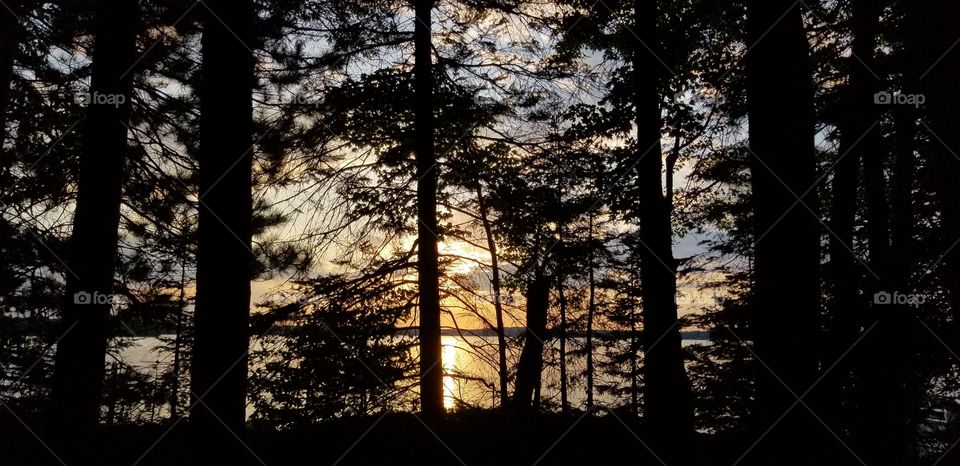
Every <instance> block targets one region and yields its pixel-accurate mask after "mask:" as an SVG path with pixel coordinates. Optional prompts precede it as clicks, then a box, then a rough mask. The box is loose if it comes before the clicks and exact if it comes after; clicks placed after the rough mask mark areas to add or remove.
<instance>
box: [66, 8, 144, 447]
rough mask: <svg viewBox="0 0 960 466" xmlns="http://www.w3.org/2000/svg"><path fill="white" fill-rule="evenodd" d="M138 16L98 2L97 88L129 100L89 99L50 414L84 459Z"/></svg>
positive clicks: (101, 343) (97, 387)
mask: <svg viewBox="0 0 960 466" xmlns="http://www.w3.org/2000/svg"><path fill="white" fill-rule="evenodd" d="M139 19H140V15H139V11H138V9H137V4H136V2H121V3H119V4H115V3H114V2H108V1H105V0H102V1H100V2H98V3H97V7H96V22H95V39H94V50H93V65H92V69H93V71H92V77H91V84H90V93H91V95H94V96H103V97H104V98H110V99H113V100H115V101H116V102H120V100H122V103H119V104H118V105H111V104H103V103H97V101H96V100H95V99H92V100H91V102H90V104H89V105H88V107H87V118H86V121H85V123H84V135H83V149H82V152H81V155H80V177H79V181H78V186H77V204H76V211H75V214H74V220H73V233H72V235H71V239H70V255H69V258H68V261H67V277H66V281H67V284H66V291H67V295H66V299H65V303H64V308H63V314H62V317H61V321H60V332H61V335H62V338H61V339H60V341H59V343H58V344H57V352H56V359H55V366H54V367H55V369H54V380H53V392H52V395H51V419H50V422H51V426H50V427H51V430H52V431H53V433H54V438H55V439H56V441H57V442H64V443H71V444H70V445H64V447H65V455H66V456H68V457H70V459H67V461H68V462H70V461H71V460H72V461H75V462H77V463H78V464H79V463H83V462H85V461H90V458H85V459H84V458H83V457H84V456H85V455H87V454H92V453H93V452H91V451H81V450H86V448H88V447H89V445H90V444H89V443H87V442H86V441H87V440H88V439H89V436H90V435H91V434H92V432H93V431H94V430H95V427H96V425H97V422H98V420H99V417H100V401H101V398H102V395H103V383H104V356H105V354H106V349H107V338H108V318H109V315H110V307H111V305H110V298H111V296H112V293H113V285H114V270H115V260H116V256H117V237H118V232H117V230H118V227H119V224H120V202H121V195H122V185H123V158H124V154H125V152H126V145H127V127H126V123H127V122H128V120H129V116H130V100H131V89H132V82H133V80H132V75H131V73H127V70H128V69H129V68H130V67H131V66H133V63H134V61H135V55H136V50H137V47H136V46H137V32H138V21H139ZM118 96H123V97H122V99H121V97H118ZM72 441H76V442H80V443H72ZM74 455H79V456H76V457H75V456H74Z"/></svg>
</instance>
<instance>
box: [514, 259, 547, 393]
mask: <svg viewBox="0 0 960 466" xmlns="http://www.w3.org/2000/svg"><path fill="white" fill-rule="evenodd" d="M549 305H550V283H549V280H547V277H546V276H545V275H544V273H543V270H542V269H541V268H540V266H539V265H537V270H536V272H535V274H534V279H533V281H532V282H530V285H528V289H527V329H526V332H525V333H524V342H523V351H521V353H520V362H519V363H518V364H517V380H516V382H515V384H514V392H513V405H514V408H515V409H516V410H517V411H521V412H525V411H530V410H531V409H532V408H533V407H534V406H535V402H536V397H535V395H536V391H537V386H538V385H539V384H540V374H541V372H542V371H543V342H544V338H546V331H547V309H548V308H549Z"/></svg>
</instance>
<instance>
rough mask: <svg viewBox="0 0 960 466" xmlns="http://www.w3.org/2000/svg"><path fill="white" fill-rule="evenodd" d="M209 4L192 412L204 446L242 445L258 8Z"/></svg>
mask: <svg viewBox="0 0 960 466" xmlns="http://www.w3.org/2000/svg"><path fill="white" fill-rule="evenodd" d="M206 7H207V8H208V9H209V12H207V14H206V15H205V16H204V18H203V24H204V30H203V38H202V59H203V64H202V68H201V73H202V79H201V81H200V90H199V94H200V114H201V116H200V160H199V163H200V165H199V190H200V196H199V204H200V205H199V218H198V232H197V234H198V244H197V297H196V308H195V312H194V345H193V363H192V366H191V377H190V382H191V394H192V397H193V399H192V403H191V405H192V406H193V408H192V409H191V412H190V421H191V423H192V424H193V425H194V427H195V428H196V431H197V432H202V433H203V434H204V435H205V436H207V437H206V439H207V440H205V441H208V442H209V443H211V444H212V445H214V446H215V448H209V449H206V450H205V451H211V452H212V451H216V450H220V452H222V453H223V454H227V453H233V452H236V453H237V454H241V453H240V451H241V449H238V448H236V439H235V438H234V436H240V438H242V436H243V435H244V425H245V420H246V388H247V360H248V351H249V319H250V281H251V279H252V275H253V269H252V265H253V260H254V258H253V254H252V252H251V249H250V248H251V237H252V215H253V214H252V212H253V202H252V189H251V183H252V170H253V147H252V145H253V87H254V83H255V78H254V57H253V53H252V51H251V50H252V48H253V47H255V44H254V32H253V31H254V21H255V19H254V18H255V13H254V6H253V1H252V0H209V1H207V2H206ZM212 454H213V453H211V455H212ZM217 461H223V460H222V459H219V458H218V459H217Z"/></svg>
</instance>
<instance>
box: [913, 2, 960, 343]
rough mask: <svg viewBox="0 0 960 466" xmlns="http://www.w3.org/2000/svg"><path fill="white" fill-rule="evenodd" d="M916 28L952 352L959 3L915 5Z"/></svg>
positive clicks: (957, 337)
mask: <svg viewBox="0 0 960 466" xmlns="http://www.w3.org/2000/svg"><path fill="white" fill-rule="evenodd" d="M918 9H919V10H920V11H919V12H918V15H917V19H918V20H919V22H918V25H917V27H918V28H919V29H918V30H919V31H923V32H922V33H923V34H924V37H925V38H926V43H925V47H923V49H924V50H926V53H925V54H924V63H923V65H922V66H921V67H920V68H919V69H920V70H926V71H925V72H924V74H922V75H921V76H920V80H921V81H920V86H922V89H924V91H925V93H926V98H927V99H926V100H927V104H926V105H927V111H928V113H929V115H930V119H931V125H930V128H931V129H932V130H933V134H934V137H933V140H934V142H933V144H934V163H935V166H936V167H937V172H938V173H939V174H940V186H939V191H940V192H939V198H940V209H941V211H942V214H941V215H942V225H941V229H942V231H943V245H942V247H943V250H944V255H943V257H942V259H943V260H942V262H943V267H944V287H945V288H946V289H947V291H948V292H949V296H950V298H949V299H950V310H951V315H952V316H953V323H954V329H953V332H952V335H951V336H950V337H949V338H948V343H949V344H950V345H951V346H952V347H953V351H954V352H957V351H960V245H958V243H960V159H958V158H957V154H960V118H958V117H957V109H958V108H960V93H958V92H957V90H956V85H957V82H960V47H958V46H956V43H957V41H958V40H960V29H958V28H957V24H958V22H960V3H958V2H955V1H951V0H933V1H928V2H922V3H921V4H918Z"/></svg>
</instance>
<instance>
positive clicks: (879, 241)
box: [831, 0, 912, 465]
mask: <svg viewBox="0 0 960 466" xmlns="http://www.w3.org/2000/svg"><path fill="white" fill-rule="evenodd" d="M853 7H854V11H853V24H854V44H853V53H854V54H855V55H856V59H855V60H854V67H853V70H852V72H851V86H852V88H853V98H854V103H853V105H854V106H855V108H856V118H857V121H856V122H854V124H853V125H852V127H851V129H850V130H851V132H852V133H853V134H851V137H855V138H861V140H862V142H861V144H860V145H859V146H858V147H856V148H855V150H854V152H853V154H854V155H858V156H859V158H860V160H861V161H862V163H863V184H864V192H865V194H866V200H867V232H868V235H867V236H868V244H869V259H870V267H871V269H872V273H875V274H876V275H877V276H871V277H870V278H871V279H870V281H869V282H870V288H869V289H868V290H867V296H874V294H875V293H877V292H881V293H896V292H900V293H903V292H906V290H899V289H897V288H896V286H895V284H894V282H893V281H892V280H891V276H890V272H891V265H892V253H891V247H890V208H889V200H888V198H887V187H886V185H887V182H886V178H885V175H884V165H885V161H884V159H885V158H886V155H887V151H886V150H884V148H883V144H882V140H881V134H880V127H879V123H880V119H881V117H882V112H881V110H882V109H881V107H879V106H878V105H877V104H876V102H875V101H874V100H875V98H874V96H875V94H876V93H877V92H879V91H880V90H881V86H882V82H881V81H880V77H878V76H876V75H875V71H874V69H873V68H875V62H876V60H875V58H874V55H875V53H874V48H875V46H876V43H877V34H878V29H879V25H880V14H881V12H882V5H880V4H879V3H877V2H876V1H873V0H855V1H854V3H853ZM905 71H906V72H907V74H910V73H912V70H905ZM908 312H909V311H908V308H907V307H906V306H901V305H897V304H895V303H885V304H881V303H876V302H874V303H873V304H872V308H871V310H870V312H869V313H868V314H867V319H866V321H865V322H861V323H860V325H862V326H863V327H864V328H869V329H871V331H870V333H869V334H867V335H865V336H864V338H863V341H862V342H861V343H860V344H861V345H862V346H861V347H860V348H858V349H859V351H857V352H856V353H855V354H857V355H858V357H857V359H858V360H859V374H858V376H859V377H858V378H859V385H860V390H859V394H860V395H861V396H860V397H861V410H860V413H859V415H858V416H857V418H858V419H859V421H860V425H859V426H858V428H857V436H858V437H859V438H858V443H859V445H860V446H862V447H863V448H861V451H862V454H864V455H865V457H866V458H868V462H869V463H870V464H878V465H884V464H889V465H897V464H904V463H906V462H908V461H907V458H906V453H907V442H908V435H909V433H908V432H907V420H906V419H907V413H906V411H905V402H906V393H905V391H904V385H903V384H904V381H905V379H906V374H905V373H904V370H905V367H904V357H905V355H904V344H903V343H904V337H905V333H904V331H905V330H906V328H905V327H904V324H905V323H906V322H907V321H906V319H905V317H906V315H907V313H908ZM848 343H851V344H852V342H848ZM844 349H845V348H844ZM831 362H832V361H831Z"/></svg>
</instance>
